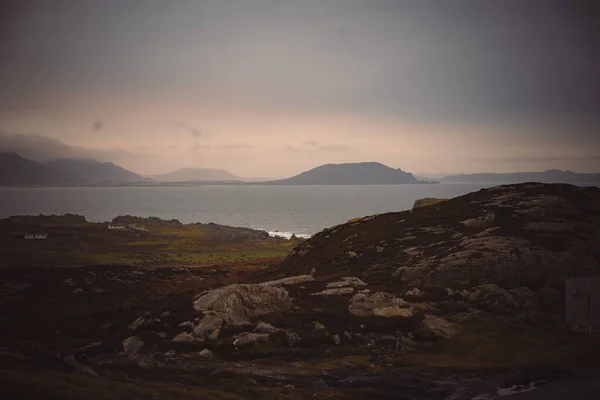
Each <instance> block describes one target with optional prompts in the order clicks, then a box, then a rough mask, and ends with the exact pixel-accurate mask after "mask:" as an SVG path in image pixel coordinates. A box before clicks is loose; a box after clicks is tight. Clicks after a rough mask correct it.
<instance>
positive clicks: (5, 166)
mask: <svg viewBox="0 0 600 400" xmlns="http://www.w3.org/2000/svg"><path fill="white" fill-rule="evenodd" d="M148 181H149V179H148V178H144V177H142V176H140V175H138V174H136V173H133V172H131V171H128V170H126V169H124V168H122V167H120V166H118V165H115V164H113V163H110V162H100V161H95V160H80V159H60V160H52V161H48V162H47V163H45V164H43V163H40V162H36V161H31V160H28V159H26V158H25V157H22V156H21V155H19V154H17V153H0V185H5V186H6V185H42V186H49V185H63V184H67V185H68V184H95V183H110V182H115V183H124V182H127V183H135V182H148Z"/></svg>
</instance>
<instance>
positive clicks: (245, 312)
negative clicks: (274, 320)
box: [194, 277, 312, 325]
mask: <svg viewBox="0 0 600 400" xmlns="http://www.w3.org/2000/svg"><path fill="white" fill-rule="evenodd" d="M311 278H312V277H311ZM291 307H292V298H291V297H290V296H289V293H288V292H287V290H285V289H283V288H281V287H277V286H271V285H262V284H258V285H257V284H249V285H230V286H225V287H222V288H219V289H214V290H210V291H209V292H207V293H206V294H204V295H202V296H200V297H199V298H198V299H197V300H196V301H194V309H195V310H196V311H200V312H205V313H209V314H212V315H215V316H217V317H219V318H221V319H222V320H223V321H224V322H225V323H226V324H228V325H244V324H247V323H248V322H249V321H250V318H251V317H255V316H261V315H268V314H271V313H274V312H279V311H284V310H289V309H290V308H291Z"/></svg>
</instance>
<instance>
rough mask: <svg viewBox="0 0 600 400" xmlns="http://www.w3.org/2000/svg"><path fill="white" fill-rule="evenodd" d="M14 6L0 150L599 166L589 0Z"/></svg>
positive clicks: (4, 44) (210, 161)
mask: <svg viewBox="0 0 600 400" xmlns="http://www.w3.org/2000/svg"><path fill="white" fill-rule="evenodd" d="M0 4H2V6H1V7H3V9H2V10H0V88H1V89H0V131H2V132H4V135H5V136H6V135H7V134H11V135H12V136H11V137H12V139H10V140H8V139H6V138H5V140H4V142H3V141H2V140H0V145H2V143H5V145H6V143H8V145H10V142H11V140H13V139H15V136H14V134H29V135H34V136H27V137H22V138H20V139H19V140H20V142H19V143H21V145H23V143H27V141H28V140H31V141H35V142H38V143H39V142H40V140H42V141H43V140H45V139H43V138H39V136H35V135H42V136H46V137H49V138H53V139H57V140H60V141H62V142H64V143H65V144H67V145H69V146H71V147H72V148H74V149H79V150H81V151H82V153H81V154H85V155H90V154H92V155H94V156H96V157H98V158H101V159H104V160H110V161H114V162H117V163H119V164H120V165H122V166H124V167H126V168H129V169H132V170H134V171H136V172H139V173H142V174H154V173H161V172H167V171H169V170H173V169H177V168H181V167H188V166H200V167H212V168H225V169H228V170H229V171H231V172H233V173H235V174H237V175H239V176H246V177H247V176H263V177H284V176H287V175H291V174H295V173H298V172H301V171H302V170H305V169H308V168H312V167H314V166H317V165H319V164H323V163H329V162H335V163H337V162H356V161H379V162H382V163H385V164H387V165H390V166H392V167H396V168H402V169H404V170H407V171H411V172H417V173H431V174H435V173H440V172H444V173H458V172H482V171H491V172H505V171H506V172H511V171H518V170H529V171H537V170H544V169H548V168H559V169H571V170H575V171H581V172H600V115H599V113H600V52H599V51H598V49H599V48H600V35H599V28H598V27H599V26H600V19H599V14H598V12H597V10H596V9H595V6H594V2H593V1H584V0H569V1H566V0H563V1H552V0H539V1H535V0H497V1H494V0H471V1H469V0H435V1H429V0H405V1H404V0H395V1H394V0H237V1H234V0H214V1H211V0H189V1H188V0H169V1H155V0H139V1H138V0H119V1H108V0H97V1H88V0H71V1H63V0H55V1H44V0H40V1H27V0H14V1H3V2H1V3H0ZM34 139H35V140H34ZM15 140H16V139H15ZM0 150H2V149H0Z"/></svg>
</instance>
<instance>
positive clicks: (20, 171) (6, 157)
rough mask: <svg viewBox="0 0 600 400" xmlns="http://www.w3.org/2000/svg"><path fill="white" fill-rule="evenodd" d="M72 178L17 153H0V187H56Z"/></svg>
mask: <svg viewBox="0 0 600 400" xmlns="http://www.w3.org/2000/svg"><path fill="white" fill-rule="evenodd" d="M72 180H73V177H72V176H70V175H68V174H64V173H61V172H58V171H56V170H54V169H52V168H50V167H48V166H46V165H44V164H40V163H38V162H35V161H30V160H28V159H26V158H24V157H21V156H20V155H18V154H17V153H0V185H5V186H6V185H57V184H60V183H64V182H69V181H72Z"/></svg>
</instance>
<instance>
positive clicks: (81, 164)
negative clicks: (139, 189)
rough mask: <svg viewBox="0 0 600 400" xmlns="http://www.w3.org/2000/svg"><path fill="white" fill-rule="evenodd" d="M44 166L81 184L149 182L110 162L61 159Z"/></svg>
mask: <svg viewBox="0 0 600 400" xmlns="http://www.w3.org/2000/svg"><path fill="white" fill-rule="evenodd" d="M46 165H47V166H49V167H51V168H52V169H54V170H55V171H58V172H60V173H63V174H69V175H71V176H73V177H74V180H75V181H77V182H81V183H103V182H148V181H150V179H148V178H144V177H142V176H140V175H138V174H136V173H134V172H131V171H129V170H126V169H125V168H122V167H120V166H118V165H115V164H113V163H111V162H100V161H96V160H80V159H61V160H52V161H48V162H47V163H46Z"/></svg>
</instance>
